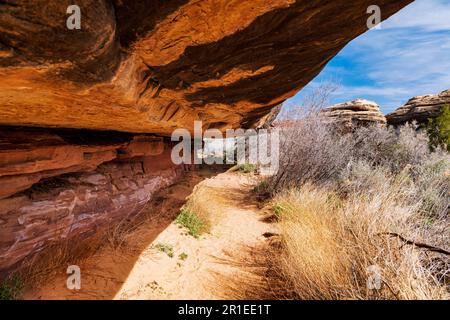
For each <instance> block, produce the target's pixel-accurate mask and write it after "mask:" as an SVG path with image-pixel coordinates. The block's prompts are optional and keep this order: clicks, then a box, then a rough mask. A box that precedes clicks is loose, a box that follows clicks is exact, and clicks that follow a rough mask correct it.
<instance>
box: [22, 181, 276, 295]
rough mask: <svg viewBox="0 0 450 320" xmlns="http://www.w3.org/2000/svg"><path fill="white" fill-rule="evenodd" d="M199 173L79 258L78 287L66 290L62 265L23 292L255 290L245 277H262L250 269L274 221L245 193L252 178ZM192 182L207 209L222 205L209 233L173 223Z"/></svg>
mask: <svg viewBox="0 0 450 320" xmlns="http://www.w3.org/2000/svg"><path fill="white" fill-rule="evenodd" d="M204 179H205V176H202V174H201V172H191V173H189V174H188V175H187V176H186V177H185V178H184V179H183V181H181V182H180V183H178V184H176V185H174V186H172V187H170V188H168V189H166V190H165V191H164V193H163V194H162V195H160V196H158V197H157V198H156V199H155V200H153V201H152V202H151V203H149V204H148V206H147V208H146V209H145V210H146V212H147V213H150V216H151V217H152V218H150V219H146V220H145V221H144V222H143V223H142V224H141V225H139V227H137V228H136V229H134V230H132V231H130V232H128V233H127V234H126V235H124V236H123V242H122V243H121V244H120V245H119V246H117V245H113V244H105V245H104V246H103V247H102V248H101V249H100V250H98V251H97V252H96V253H95V254H93V255H91V256H88V257H87V258H85V259H83V261H77V262H76V263H77V265H79V267H80V270H81V289H80V290H69V289H67V286H66V281H67V277H68V275H67V274H66V269H65V268H61V270H60V272H59V271H58V273H57V274H56V275H55V276H54V277H51V278H49V279H47V280H46V281H45V284H44V285H41V286H40V287H39V288H33V289H30V290H28V291H27V292H26V294H25V298H26V299H226V298H231V299H232V298H243V297H247V298H248V297H253V296H252V295H251V292H250V291H251V290H249V286H248V285H247V284H249V283H251V284H252V285H255V284H257V283H263V282H264V277H263V276H261V275H258V274H260V272H258V270H255V268H260V265H261V264H260V263H258V262H257V259H260V253H261V250H264V247H265V246H266V245H267V243H268V241H269V240H268V235H271V234H273V232H274V230H273V228H274V225H273V224H270V223H268V222H265V221H267V219H266V215H265V212H264V210H261V209H260V208H259V205H260V203H259V202H258V200H257V199H256V197H255V196H254V195H253V194H252V192H251V190H252V188H253V187H254V185H255V183H256V179H255V177H253V176H251V175H244V174H239V173H231V172H226V173H221V174H218V175H216V176H215V177H212V178H207V179H206V180H204ZM202 180H203V181H202ZM195 185H201V186H206V187H207V188H208V190H209V191H210V192H211V196H213V197H214V199H216V200H217V201H215V205H214V206H212V207H211V208H218V207H219V206H218V204H220V210H217V211H218V212H217V217H215V219H213V221H214V224H213V225H212V228H211V230H210V232H209V233H208V234H205V235H202V236H201V237H200V238H199V239H196V238H194V237H192V236H190V235H188V234H187V232H186V230H184V229H183V228H180V227H179V226H178V225H177V224H175V222H174V220H175V217H176V216H177V215H178V213H179V210H180V208H181V206H182V205H183V204H184V203H185V199H186V196H188V195H189V194H190V193H191V192H192V190H193V187H194V186H195ZM214 210H215V209H213V211H214ZM219 211H220V212H219ZM213 214H215V213H214V212H213ZM158 245H164V246H166V247H170V248H173V256H172V257H170V256H169V254H167V253H165V252H162V251H161V250H159V249H158ZM180 255H181V257H180ZM182 258H185V259H182Z"/></svg>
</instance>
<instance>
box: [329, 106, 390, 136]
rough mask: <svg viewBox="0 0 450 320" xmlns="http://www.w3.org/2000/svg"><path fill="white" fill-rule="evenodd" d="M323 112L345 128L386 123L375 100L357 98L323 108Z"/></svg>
mask: <svg viewBox="0 0 450 320" xmlns="http://www.w3.org/2000/svg"><path fill="white" fill-rule="evenodd" d="M320 112H321V114H322V115H323V116H325V117H326V118H328V119H330V120H331V121H332V122H334V123H336V124H337V125H338V126H339V127H342V129H344V130H351V129H352V128H354V127H356V126H360V125H361V126H366V125H386V118H385V116H384V115H383V113H381V111H380V106H379V105H378V104H376V103H375V102H372V101H368V100H364V99H357V100H353V101H349V102H345V103H339V104H336V105H334V106H331V107H328V108H325V109H322V110H321V111H320Z"/></svg>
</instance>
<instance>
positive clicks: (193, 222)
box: [175, 208, 206, 238]
mask: <svg viewBox="0 0 450 320" xmlns="http://www.w3.org/2000/svg"><path fill="white" fill-rule="evenodd" d="M175 222H176V223H177V224H179V225H180V226H183V227H185V228H186V229H187V230H188V232H189V234H190V235H191V236H193V237H195V238H198V237H199V236H200V235H201V234H202V233H203V232H204V231H205V230H206V224H205V222H204V221H203V220H202V219H201V218H200V217H199V216H198V215H197V214H196V213H195V212H192V211H190V210H189V209H187V208H183V209H181V213H180V214H179V216H178V217H177V219H176V221H175Z"/></svg>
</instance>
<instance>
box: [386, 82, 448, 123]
mask: <svg viewBox="0 0 450 320" xmlns="http://www.w3.org/2000/svg"><path fill="white" fill-rule="evenodd" d="M445 105H449V106H450V90H445V91H443V92H441V93H439V94H429V95H425V96H417V97H414V98H411V99H409V101H408V102H407V103H406V104H405V105H404V106H402V107H400V108H398V109H397V110H395V111H394V112H391V113H389V114H388V115H386V118H387V121H388V124H390V125H394V126H397V125H402V124H405V123H407V122H413V121H415V122H417V123H424V122H426V121H427V120H428V119H429V118H435V117H437V116H438V115H439V113H440V111H441V108H442V107H444V106H445Z"/></svg>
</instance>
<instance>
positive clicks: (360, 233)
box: [273, 168, 450, 299]
mask: <svg viewBox="0 0 450 320" xmlns="http://www.w3.org/2000/svg"><path fill="white" fill-rule="evenodd" d="M359 170H364V168H360V169H359ZM385 174H386V172H385V171H384V170H382V171H381V172H377V173H376V176H377V178H375V180H377V182H376V183H375V185H372V192H371V193H369V194H368V193H366V192H365V190H359V191H355V192H354V193H352V194H351V195H349V196H348V197H347V198H345V199H342V198H341V197H340V196H339V195H337V194H336V193H335V191H334V190H330V189H328V188H325V187H315V186H312V185H310V184H305V185H303V186H302V187H301V188H293V189H287V190H285V191H283V192H281V193H280V194H278V195H277V196H276V197H275V198H274V200H273V201H274V203H275V204H276V207H277V208H278V209H279V210H280V211H281V214H279V228H280V234H281V238H282V240H281V246H280V248H279V249H277V250H279V252H278V257H279V258H278V259H279V272H280V274H282V275H283V277H284V278H285V279H286V281H287V284H288V286H290V287H292V288H293V290H294V292H295V293H296V295H297V298H300V299H448V298H449V297H450V296H449V293H448V292H447V291H446V288H445V285H446V284H445V282H446V281H445V279H444V278H445V274H444V273H445V272H441V273H439V272H436V271H437V270H436V264H432V263H430V261H436V259H437V260H439V261H441V262H442V261H443V259H442V257H441V256H439V254H433V253H430V252H428V253H426V254H425V253H424V252H422V251H420V249H418V248H416V247H415V246H412V245H407V244H406V243H405V242H404V241H402V240H400V239H399V238H398V237H396V236H392V235H394V234H399V235H400V234H402V235H403V236H404V237H405V238H407V239H411V240H412V241H421V240H423V239H424V238H425V239H426V240H430V237H429V236H428V235H429V234H430V233H433V232H434V231H436V229H435V230H428V229H427V227H426V226H425V225H424V224H422V223H421V218H420V215H417V205H415V204H414V203H411V202H410V201H409V190H408V185H409V183H408V182H407V181H399V180H397V179H398V178H397V177H394V176H390V175H388V176H385ZM383 176H384V178H385V181H384V182H383V179H381V178H382V177H383ZM394 180H396V181H394ZM354 186H356V185H354ZM441 223H442V221H441ZM274 256H276V255H274ZM440 266H441V270H447V271H448V264H446V263H445V262H443V263H441V264H440ZM442 266H444V267H442ZM373 270H377V272H376V273H377V274H379V275H380V278H379V287H375V288H372V289H371V288H370V287H368V281H370V276H373V274H371V272H373Z"/></svg>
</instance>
